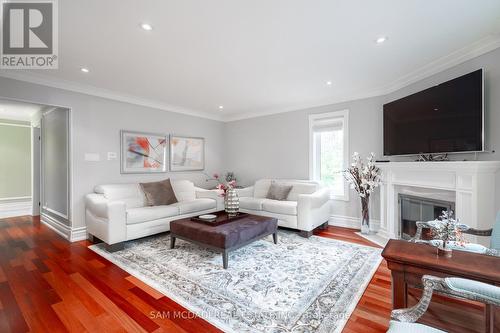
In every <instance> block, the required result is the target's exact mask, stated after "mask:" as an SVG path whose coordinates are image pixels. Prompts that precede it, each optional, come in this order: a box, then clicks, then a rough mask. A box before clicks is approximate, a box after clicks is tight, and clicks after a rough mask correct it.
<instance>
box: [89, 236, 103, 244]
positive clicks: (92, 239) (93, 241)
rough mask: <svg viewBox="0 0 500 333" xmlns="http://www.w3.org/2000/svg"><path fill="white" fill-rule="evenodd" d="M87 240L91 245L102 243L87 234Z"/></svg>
mask: <svg viewBox="0 0 500 333" xmlns="http://www.w3.org/2000/svg"><path fill="white" fill-rule="evenodd" d="M87 239H88V240H89V241H90V242H91V243H92V244H97V243H102V240H100V239H99V238H97V237H96V236H94V235H91V234H88V236H87Z"/></svg>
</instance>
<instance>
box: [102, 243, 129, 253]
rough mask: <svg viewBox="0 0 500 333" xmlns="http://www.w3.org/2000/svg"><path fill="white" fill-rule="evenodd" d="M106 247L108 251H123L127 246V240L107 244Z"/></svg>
mask: <svg viewBox="0 0 500 333" xmlns="http://www.w3.org/2000/svg"><path fill="white" fill-rule="evenodd" d="M105 248H106V251H108V252H116V251H121V250H123V249H124V248H125V242H121V243H116V244H111V245H109V244H106V245H105Z"/></svg>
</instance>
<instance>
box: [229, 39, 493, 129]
mask: <svg viewBox="0 0 500 333" xmlns="http://www.w3.org/2000/svg"><path fill="white" fill-rule="evenodd" d="M497 48H500V35H490V36H487V37H485V38H482V39H480V40H479V41H476V42H475V43H472V44H470V45H467V46H465V47H463V48H461V49H458V50H456V51H454V52H452V53H450V54H448V55H445V56H443V57H441V58H438V59H436V60H434V61H431V62H430V63H427V64H426V65H425V66H423V67H420V68H417V69H415V70H414V71H412V72H410V73H408V74H406V75H403V76H402V77H400V78H399V79H397V80H395V81H394V82H392V83H390V84H388V85H386V86H382V87H378V88H375V89H373V90H371V91H366V92H364V93H360V94H355V95H350V96H345V97H343V98H336V99H332V100H326V101H322V102H320V103H314V104H302V105H296V106H294V107H288V108H284V109H270V110H266V111H261V112H248V113H240V114H235V115H227V116H226V117H225V118H224V120H223V121H225V122H231V121H237V120H244V119H250V118H256V117H264V116H269V115H273V114H280V113H287V112H293V111H299V110H303V109H309V108H315V107H321V106H326V105H331V104H338V103H345V102H350V101H354V100H360V99H365V98H371V97H381V96H384V95H387V94H390V93H393V92H395V91H397V90H399V89H402V88H404V87H406V86H408V85H410V84H412V83H415V82H418V81H420V80H423V79H425V78H428V77H430V76H432V75H434V74H437V73H439V72H442V71H445V70H447V69H449V68H452V67H453V66H456V65H459V64H461V63H463V62H466V61H468V60H470V59H473V58H476V57H479V56H481V55H483V54H486V53H488V52H491V51H493V50H496V49H497Z"/></svg>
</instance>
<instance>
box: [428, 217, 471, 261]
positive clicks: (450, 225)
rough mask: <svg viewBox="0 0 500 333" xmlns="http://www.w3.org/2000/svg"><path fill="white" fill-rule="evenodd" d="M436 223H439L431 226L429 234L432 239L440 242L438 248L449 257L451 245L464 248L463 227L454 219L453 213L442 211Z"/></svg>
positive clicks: (465, 242)
mask: <svg viewBox="0 0 500 333" xmlns="http://www.w3.org/2000/svg"><path fill="white" fill-rule="evenodd" d="M436 222H439V223H435V224H434V225H433V228H432V229H431V234H432V237H433V239H437V240H440V241H442V244H441V245H440V246H439V248H441V249H442V250H444V251H445V252H447V253H446V255H450V252H451V250H452V248H454V246H453V245H456V246H460V247H464V246H465V244H467V241H466V240H465V237H464V234H463V233H462V228H463V227H464V225H463V224H460V222H459V221H458V219H455V218H454V212H453V211H442V212H441V216H439V219H438V221H436Z"/></svg>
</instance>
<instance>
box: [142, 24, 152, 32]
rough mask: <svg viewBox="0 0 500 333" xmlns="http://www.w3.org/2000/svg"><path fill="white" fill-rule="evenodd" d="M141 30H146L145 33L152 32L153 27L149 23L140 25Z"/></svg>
mask: <svg viewBox="0 0 500 333" xmlns="http://www.w3.org/2000/svg"><path fill="white" fill-rule="evenodd" d="M141 28H142V29H144V30H146V31H151V30H153V26H152V25H151V24H149V23H141Z"/></svg>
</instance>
